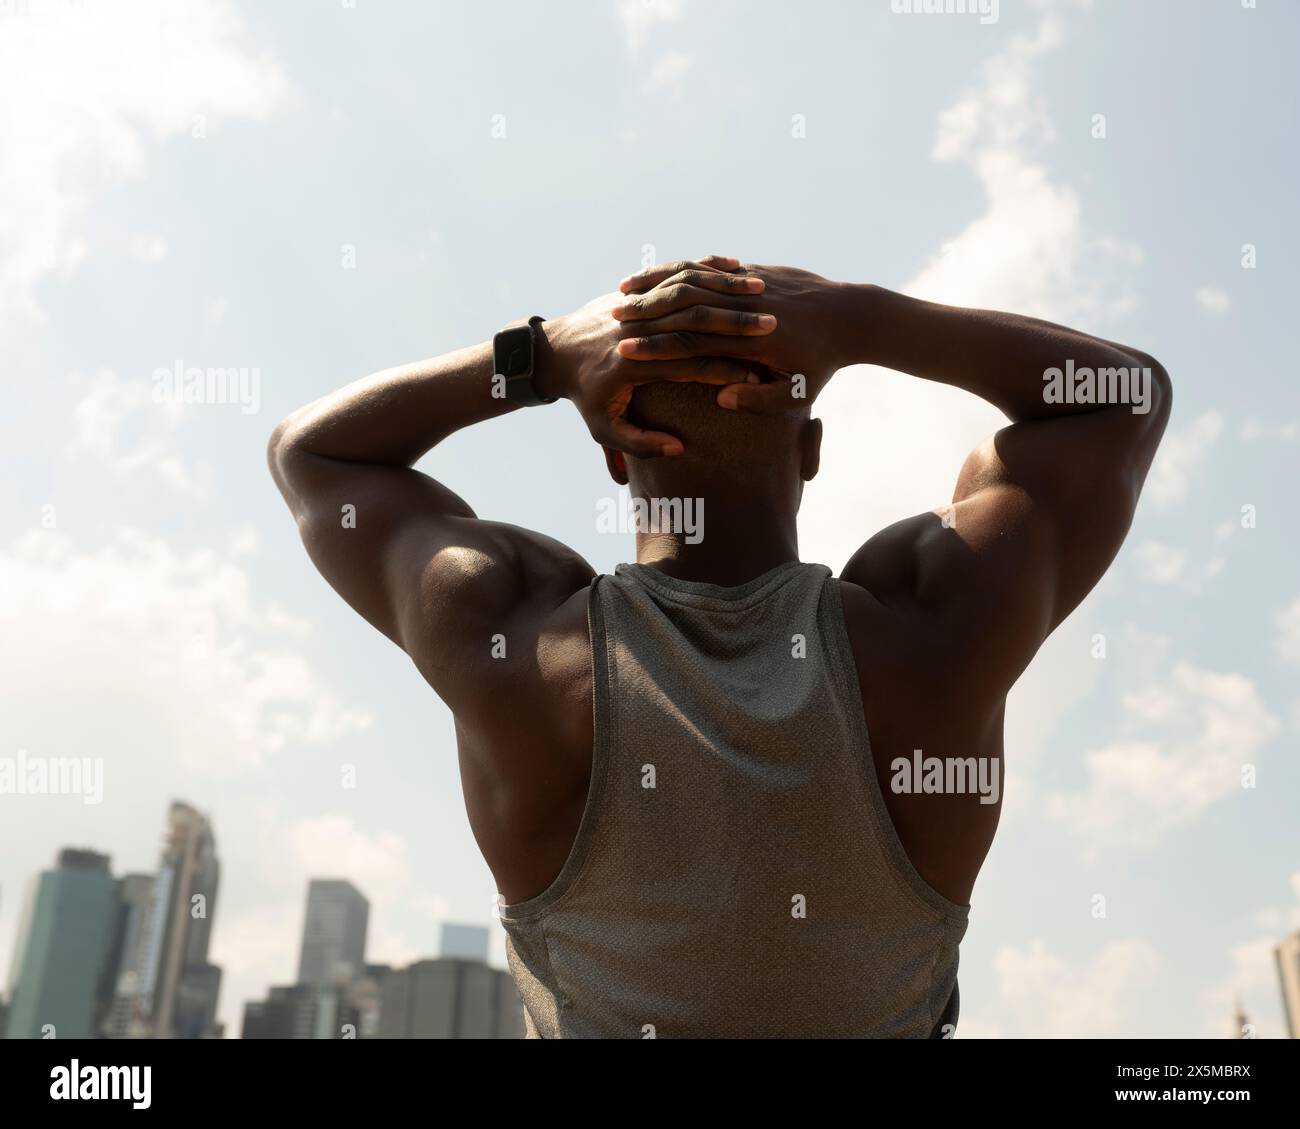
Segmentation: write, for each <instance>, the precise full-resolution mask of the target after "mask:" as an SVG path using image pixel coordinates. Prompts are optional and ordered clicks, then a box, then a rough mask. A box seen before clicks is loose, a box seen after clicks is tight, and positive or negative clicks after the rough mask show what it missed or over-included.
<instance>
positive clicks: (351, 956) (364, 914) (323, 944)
mask: <svg viewBox="0 0 1300 1129" xmlns="http://www.w3.org/2000/svg"><path fill="white" fill-rule="evenodd" d="M369 921H370V903H369V902H368V901H366V899H365V898H364V897H363V896H362V895H361V892H360V891H359V890H357V888H356V887H355V886H353V885H352V883H351V882H344V881H342V880H341V879H335V878H313V879H312V880H311V882H310V883H309V884H308V886H307V917H306V921H305V922H304V924H303V929H302V949H301V952H300V954H299V957H298V983H299V984H312V985H315V986H317V987H326V986H332V985H335V984H340V983H347V982H350V981H352V980H354V979H355V978H357V977H358V976H360V975H361V972H362V970H363V969H364V967H365V962H366V927H367V925H368V923H369Z"/></svg>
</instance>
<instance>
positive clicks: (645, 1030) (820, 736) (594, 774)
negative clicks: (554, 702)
mask: <svg viewBox="0 0 1300 1129" xmlns="http://www.w3.org/2000/svg"><path fill="white" fill-rule="evenodd" d="M588 622H589V625H590V629H591V650H592V675H593V679H594V695H595V717H594V721H595V741H594V745H593V750H592V769H591V784H590V787H589V790H588V794H587V805H586V809H585V811H584V813H583V816H582V821H581V824H580V827H579V830H578V835H577V838H576V840H575V842H574V845H573V850H572V852H571V854H570V855H569V858H568V859H567V861H566V862H565V864H564V867H563V869H562V870H561V872H560V874H559V876H558V877H557V878H556V880H555V882H554V883H552V885H551V886H549V887H548V888H547V889H546V890H545V891H543V892H542V893H541V894H539V895H537V896H536V897H534V898H530V899H528V900H527V901H525V902H519V903H517V904H515V905H512V906H503V907H501V920H502V922H503V924H504V925H505V929H506V934H507V938H506V950H507V956H508V959H509V963H510V970H511V972H512V973H513V974H514V977H515V982H516V983H517V984H518V986H519V992H520V996H521V997H522V999H523V1002H524V1008H525V1012H526V1025H527V1029H528V1035H529V1036H530V1037H532V1038H539V1037H540V1038H545V1039H553V1038H581V1037H610V1038H619V1037H621V1038H648V1037H658V1038H682V1037H695V1038H725V1037H738V1038H746V1037H781V1036H786V1037H836V1036H839V1037H846V1036H849V1037H851V1036H867V1037H922V1038H924V1037H931V1036H938V1035H942V1034H944V1033H948V1032H946V1031H945V1027H946V1025H948V1024H952V1023H955V1020H956V1014H955V1012H956V1001H957V994H956V984H957V946H958V943H959V942H960V941H961V938H962V936H963V934H964V933H965V931H966V920H967V912H968V910H967V907H964V906H959V905H957V904H955V903H953V902H950V901H948V900H947V899H946V898H944V897H943V896H941V895H940V894H939V893H938V892H937V891H936V890H934V889H933V888H932V887H931V886H930V885H929V884H927V883H926V882H925V880H924V879H923V878H922V877H921V876H920V874H918V873H917V871H916V869H915V867H913V865H912V863H911V862H910V861H909V859H908V857H907V854H906V852H905V851H904V850H903V846H902V843H901V842H900V841H899V839H898V836H897V834H896V832H895V831H894V827H893V823H892V822H891V820H890V817H889V814H888V812H887V811H886V808H885V803H884V798H883V797H882V795H881V793H880V788H879V785H878V783H877V780H876V774H875V771H874V768H873V763H872V758H871V749H870V745H869V743H868V739H867V730H866V722H865V719H864V717H863V710H862V698H861V694H860V692H859V689H858V679H857V673H856V667H855V664H854V659H853V652H852V650H851V648H850V645H849V637H848V631H847V629H846V627H845V623H844V612H843V608H842V607H841V604H840V593H839V587H838V582H837V581H835V580H834V579H832V578H831V575H830V570H829V569H828V568H826V567H825V566H824V565H818V564H800V563H798V562H791V563H790V564H786V565H781V566H779V567H778V568H775V569H773V570H772V571H770V572H768V573H765V574H764V575H762V576H760V577H758V578H756V579H755V580H752V581H750V582H749V583H748V584H742V585H740V586H738V587H732V588H724V587H719V586H717V585H713V584H704V583H699V582H695V581H685V580H674V579H672V578H671V577H668V576H666V575H665V574H663V573H661V572H659V571H658V570H657V569H654V568H651V567H649V566H647V565H635V564H631V565H629V564H624V565H619V566H618V569H617V570H616V572H615V573H614V575H613V576H598V577H596V578H595V580H594V581H593V587H592V591H591V601H590V610H589V612H588Z"/></svg>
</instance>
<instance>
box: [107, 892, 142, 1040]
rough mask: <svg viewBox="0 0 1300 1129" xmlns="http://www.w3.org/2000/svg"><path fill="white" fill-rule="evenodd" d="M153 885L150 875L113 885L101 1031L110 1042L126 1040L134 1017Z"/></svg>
mask: <svg viewBox="0 0 1300 1129" xmlns="http://www.w3.org/2000/svg"><path fill="white" fill-rule="evenodd" d="M153 882H154V879H153V875H152V874H128V875H126V877H124V878H122V879H121V880H120V881H119V882H118V884H117V895H118V898H117V912H118V924H117V931H116V935H115V937H114V947H115V952H114V954H113V955H112V956H110V958H109V966H110V967H111V968H112V969H113V977H114V980H113V1001H112V1005H111V1006H110V1008H109V1011H108V1014H107V1015H106V1016H105V1017H104V1027H103V1032H102V1033H103V1034H104V1035H105V1036H106V1037H107V1038H110V1039H124V1038H126V1036H127V1035H129V1034H130V1032H131V1021H132V1018H133V1017H134V1016H135V1014H136V999H137V997H138V996H139V994H140V985H141V983H142V981H143V979H144V976H143V968H142V966H141V963H140V962H141V960H142V958H143V955H144V949H145V944H144V938H145V925H146V923H147V922H148V920H149V906H150V902H151V900H152V898H153Z"/></svg>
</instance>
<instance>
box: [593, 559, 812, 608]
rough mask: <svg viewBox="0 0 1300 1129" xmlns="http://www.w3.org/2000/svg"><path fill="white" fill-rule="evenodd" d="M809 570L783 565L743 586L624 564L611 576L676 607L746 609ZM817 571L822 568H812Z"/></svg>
mask: <svg viewBox="0 0 1300 1129" xmlns="http://www.w3.org/2000/svg"><path fill="white" fill-rule="evenodd" d="M808 567H810V566H809V565H808V564H807V563H806V562H804V561H786V562H785V563H784V564H779V565H777V566H775V567H774V568H770V569H768V570H767V571H766V572H764V573H761V574H759V575H758V576H756V577H754V578H753V579H752V580H747V581H745V583H743V584H732V585H725V584H711V583H709V582H707V581H704V580H682V579H680V578H678V577H675V576H669V575H668V574H667V573H666V572H663V571H661V570H660V569H657V568H655V567H654V566H653V565H644V564H635V563H624V564H620V565H619V566H618V567H617V568H616V569H615V570H614V572H615V575H617V576H623V577H629V578H631V579H633V580H636V581H638V582H639V583H641V584H644V585H645V586H646V587H647V588H652V589H654V590H655V591H656V592H658V593H660V594H661V595H663V596H666V597H668V598H669V599H672V600H675V601H676V602H678V603H682V604H686V605H688V606H692V607H699V608H703V607H716V608H723V607H730V608H740V607H748V606H749V605H751V604H754V603H757V602H758V601H759V600H762V599H765V598H766V597H767V596H768V595H770V594H771V593H772V592H773V591H775V590H776V589H777V588H779V587H781V585H783V584H785V583H786V582H787V581H788V580H790V579H792V578H793V577H794V576H795V575H796V574H797V573H798V571H799V570H801V569H805V568H808ZM811 567H814V568H819V567H824V566H819V565H813V566H811ZM827 571H828V572H829V570H827Z"/></svg>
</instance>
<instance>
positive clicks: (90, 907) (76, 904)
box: [5, 850, 117, 1039]
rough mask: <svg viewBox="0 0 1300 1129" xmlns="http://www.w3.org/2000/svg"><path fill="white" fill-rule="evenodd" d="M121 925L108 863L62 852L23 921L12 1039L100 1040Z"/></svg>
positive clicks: (9, 1025)
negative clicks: (97, 1037)
mask: <svg viewBox="0 0 1300 1129" xmlns="http://www.w3.org/2000/svg"><path fill="white" fill-rule="evenodd" d="M116 919H117V886H116V883H115V882H114V881H113V876H112V875H111V874H110V873H109V869H108V856H107V855H100V854H96V853H95V852H94V851H85V850H63V851H60V852H59V857H58V863H57V866H56V867H55V868H54V869H53V870H47V871H44V872H43V873H42V874H41V875H40V878H39V879H38V881H37V884H36V888H35V890H34V891H33V892H32V897H31V900H30V902H29V905H28V907H27V909H26V910H25V912H24V914H23V923H22V926H21V932H20V936H19V940H18V950H17V953H16V956H15V969H14V984H13V989H12V993H11V1001H10V1006H9V1015H8V1018H7V1021H6V1024H5V1037H6V1038H9V1039H39V1038H42V1037H44V1036H46V1035H48V1034H52V1035H53V1036H54V1037H55V1038H58V1039H86V1038H90V1037H92V1036H93V1035H94V1034H95V1033H96V1030H97V1027H98V1024H99V1020H100V1015H101V1012H102V1009H103V1008H104V1007H105V1006H106V1004H107V1001H108V996H109V992H108V985H107V983H106V975H105V971H106V966H107V964H108V959H109V955H110V952H111V948H112V937H113V931H114V926H115V924H116Z"/></svg>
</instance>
